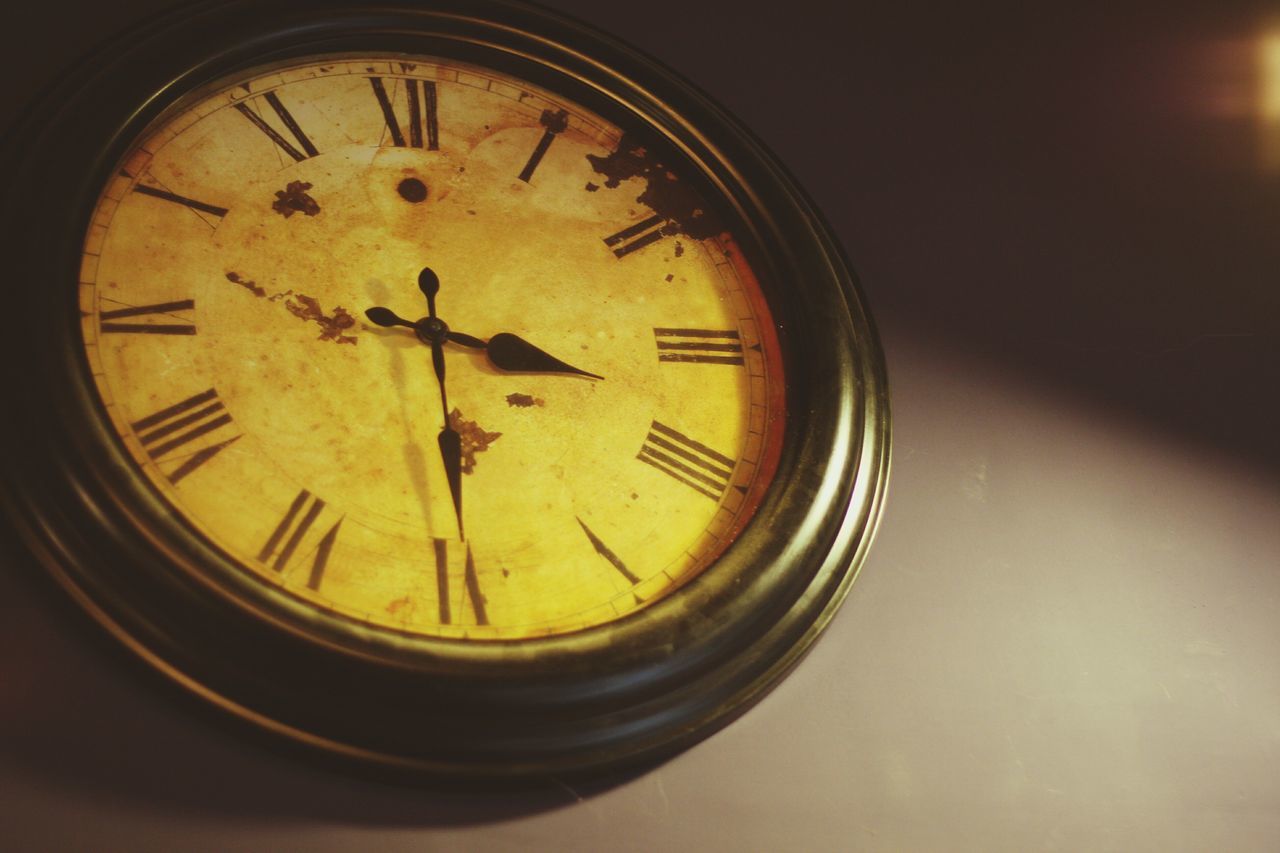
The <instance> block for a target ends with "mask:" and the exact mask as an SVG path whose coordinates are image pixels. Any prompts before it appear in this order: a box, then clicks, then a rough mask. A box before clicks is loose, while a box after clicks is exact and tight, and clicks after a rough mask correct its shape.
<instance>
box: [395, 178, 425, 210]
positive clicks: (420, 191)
mask: <svg viewBox="0 0 1280 853" xmlns="http://www.w3.org/2000/svg"><path fill="white" fill-rule="evenodd" d="M397 189H398V190H399V191H400V197H401V198H402V199H404V200H405V201H407V202H412V203H413V204H418V203H419V202H423V201H426V200H427V185H426V184H424V183H423V182H422V181H420V180H418V179H417V178H405V179H404V180H403V181H401V182H400V186H399V187H397Z"/></svg>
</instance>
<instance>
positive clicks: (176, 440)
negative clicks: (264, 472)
mask: <svg viewBox="0 0 1280 853" xmlns="http://www.w3.org/2000/svg"><path fill="white" fill-rule="evenodd" d="M230 423H231V415H229V414H227V411H226V409H225V408H224V407H223V405H222V401H221V400H219V399H218V392H217V391H215V390H213V389H212V388H210V389H209V390H208V391H205V392H203V393H200V394H196V395H195V396H193V397H188V398H187V399H185V400H183V401H182V402H181V403H175V404H174V405H172V406H169V407H168V408H166V409H161V410H160V411H158V412H156V413H155V414H153V415H148V416H147V417H145V418H142V419H141V420H138V421H134V422H133V423H132V424H130V426H132V427H133V431H134V433H135V434H136V435H137V436H138V440H139V441H140V442H142V446H143V448H144V449H145V450H146V451H147V455H148V456H150V457H151V459H152V460H153V461H155V462H157V463H158V462H159V461H160V459H161V457H164V456H167V455H168V454H170V453H172V452H173V451H175V450H178V449H179V448H182V447H186V446H187V445H188V444H191V443H192V442H194V441H196V440H197V439H200V438H203V437H204V436H207V435H209V434H211V433H214V432H217V431H218V430H221V429H222V428H223V427H226V426H228V425H229V424H230ZM239 438H240V436H238V435H236V436H232V437H231V438H228V439H226V440H224V441H221V442H218V443H217V444H210V445H206V446H205V447H203V448H201V449H200V450H197V451H196V452H195V453H193V454H192V455H190V456H188V457H187V458H186V459H185V460H184V461H183V462H182V464H181V465H179V466H178V467H177V468H175V469H174V470H173V472H172V473H170V474H168V475H167V476H168V477H169V482H171V483H174V484H175V485H176V484H177V483H178V482H180V481H181V480H182V479H184V478H185V477H187V476H188V475H189V474H191V473H192V472H193V471H195V470H196V469H197V468H199V467H200V466H201V465H203V464H204V463H206V462H208V461H209V460H210V459H212V458H213V457H215V456H217V455H218V454H219V453H220V452H222V451H223V450H224V449H226V448H227V447H228V446H229V445H231V444H233V443H234V442H235V441H236V440H237V439H239Z"/></svg>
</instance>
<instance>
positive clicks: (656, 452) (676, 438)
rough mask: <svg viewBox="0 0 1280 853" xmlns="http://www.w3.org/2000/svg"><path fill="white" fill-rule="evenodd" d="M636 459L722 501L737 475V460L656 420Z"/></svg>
mask: <svg viewBox="0 0 1280 853" xmlns="http://www.w3.org/2000/svg"><path fill="white" fill-rule="evenodd" d="M636 458H637V459H639V460H640V461H641V462H643V463H645V464H646V465H652V466H653V467H654V468H657V469H658V470H659V471H661V472H662V473H664V474H666V475H667V476H668V477H671V478H672V479H675V480H677V481H679V482H681V483H684V484H685V485H686V486H688V487H689V488H691V489H693V490H694V491H695V492H698V493H699V494H703V495H706V496H707V497H709V498H711V499H712V500H714V501H718V500H720V498H721V496H722V495H723V494H724V490H725V489H726V488H728V486H729V480H730V478H732V477H733V460H732V459H730V458H729V457H728V456H725V455H724V454H723V453H718V452H716V451H715V450H712V449H711V448H710V447H707V446H706V445H705V444H702V443H700V442H697V441H694V440H693V439H691V438H689V436H687V435H684V434H683V433H680V432H677V431H676V430H674V429H672V428H671V427H669V426H667V425H666V424H661V423H658V422H657V421H654V422H653V424H652V426H650V427H649V435H648V437H647V438H645V441H644V446H642V447H641V448H640V452H639V453H638V454H637V455H636Z"/></svg>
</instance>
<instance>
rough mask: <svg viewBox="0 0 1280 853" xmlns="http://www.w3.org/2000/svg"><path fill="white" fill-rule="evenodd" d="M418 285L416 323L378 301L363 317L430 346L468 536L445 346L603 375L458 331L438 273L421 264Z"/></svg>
mask: <svg viewBox="0 0 1280 853" xmlns="http://www.w3.org/2000/svg"><path fill="white" fill-rule="evenodd" d="M418 289H419V290H421V291H422V295H423V296H425V297H426V299H427V316H426V317H423V318H422V319H421V320H418V321H417V322H416V323H415V322H412V321H410V320H406V319H404V318H403V317H401V316H399V315H397V314H396V313H395V312H394V311H392V310H391V309H390V308H383V307H382V306H376V307H373V308H370V309H368V310H367V311H365V312H364V313H365V316H366V317H368V318H369V320H370V321H371V322H373V323H375V324H376V325H378V326H382V327H384V328H390V327H393V326H404V327H406V328H409V329H413V333H414V335H415V336H417V338H418V340H420V341H422V342H423V343H424V344H427V345H428V346H430V347H431V365H432V368H433V369H434V370H435V374H436V381H437V382H438V383H439V385H440V406H441V408H442V409H443V411H444V426H443V428H441V430H440V436H439V445H440V459H441V461H442V462H443V463H444V470H445V475H446V476H447V477H448V479H449V492H450V494H451V495H452V497H453V509H454V512H455V513H456V514H457V517H458V537H459V538H461V539H465V538H466V534H465V533H464V532H463V526H462V436H460V435H459V434H458V431H457V430H456V429H454V428H453V425H452V424H451V423H450V420H449V396H448V392H447V391H446V390H445V361H444V345H445V344H446V343H450V342H452V343H456V344H460V345H461V346H464V347H470V348H472V349H479V350H483V351H484V354H485V356H486V357H487V358H488V360H489V363H490V364H491V365H493V366H494V367H495V368H497V369H498V370H501V371H503V372H506V373H562V374H573V375H578V376H587V377H590V378H592V379H603V378H604V377H603V376H598V375H597V374H595V373H588V372H587V371H585V370H579V369H578V368H576V367H574V366H573V365H570V364H565V363H564V362H563V361H561V360H560V359H558V358H556V357H555V356H553V355H551V354H550V353H547V352H545V351H543V350H541V349H539V348H538V347H535V346H534V345H533V344H531V343H529V342H528V341H526V340H524V339H523V338H521V337H520V336H518V335H513V334H511V333H509V332H502V333H499V334H497V335H494V336H493V337H491V338H490V339H489V340H488V341H483V340H481V339H480V338H476V337H472V336H471V335H467V334H463V333H462V332H455V331H453V330H452V329H450V328H449V324H448V323H446V322H445V321H444V320H441V319H440V318H439V316H437V314H436V295H437V294H439V293H440V277H439V276H437V275H436V273H435V271H434V270H432V269H431V267H423V269H422V272H420V273H419V274H418Z"/></svg>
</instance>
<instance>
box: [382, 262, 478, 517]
mask: <svg viewBox="0 0 1280 853" xmlns="http://www.w3.org/2000/svg"><path fill="white" fill-rule="evenodd" d="M418 287H419V289H421V290H422V295H423V296H425V297H427V315H428V316H427V320H426V321H425V322H423V323H416V324H411V325H413V327H414V330H415V331H416V332H417V334H418V338H419V339H421V340H424V341H426V342H428V343H430V344H431V365H432V367H433V368H434V369H435V374H436V382H438V383H439V385H440V407H441V409H442V410H443V411H444V428H443V429H441V430H440V436H439V439H438V444H439V445H440V459H441V461H443V462H444V472H445V476H446V477H448V479H449V492H450V493H451V494H452V495H453V511H454V512H455V513H456V514H457V516H458V538H460V539H466V538H467V537H466V534H465V533H464V532H463V528H462V436H460V435H458V431H457V430H455V429H454V428H453V426H452V425H450V423H449V395H448V392H447V391H446V390H445V381H444V380H445V368H444V342H445V340H446V339H447V338H448V335H449V327H448V326H446V325H445V324H444V323H443V322H441V321H440V319H439V318H438V317H437V316H436V294H437V293H439V292H440V278H439V277H438V276H437V275H436V274H435V272H434V271H433V270H432V269H431V268H430V267H424V268H423V270H422V272H421V273H419V274H418ZM384 310H385V309H384ZM367 313H368V315H369V319H371V320H373V321H374V322H375V323H376V322H378V320H377V318H375V317H374V316H372V315H373V311H372V310H370V311H369V312H367ZM386 313H387V314H390V313H391V312H389V311H387V312H386ZM382 316H383V319H387V317H386V316H385V315H382ZM392 317H393V318H395V317H394V315H392ZM395 319H397V320H398V319H399V318H395ZM402 323H403V321H400V322H399V323H397V325H401V324H402Z"/></svg>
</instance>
